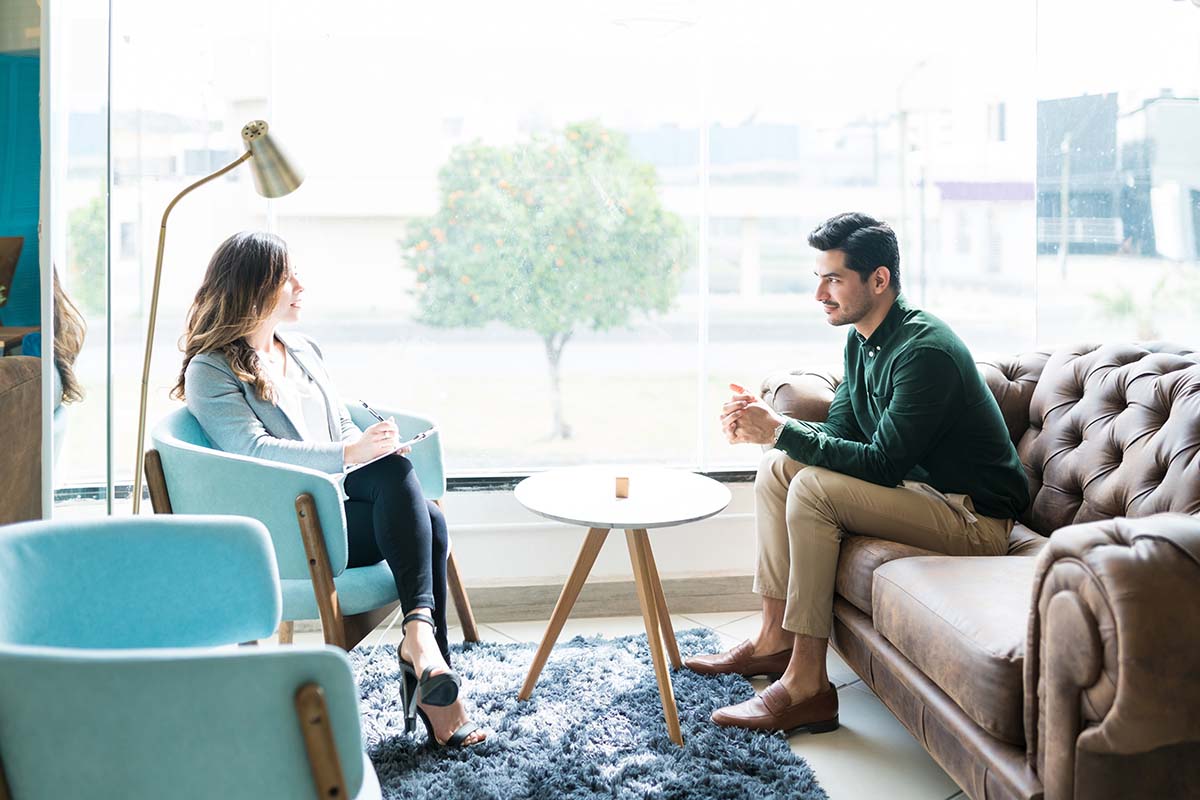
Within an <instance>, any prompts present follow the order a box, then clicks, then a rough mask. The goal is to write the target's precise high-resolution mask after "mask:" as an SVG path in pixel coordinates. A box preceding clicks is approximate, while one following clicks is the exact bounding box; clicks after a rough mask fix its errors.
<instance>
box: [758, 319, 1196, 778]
mask: <svg viewBox="0 0 1200 800" xmlns="http://www.w3.org/2000/svg"><path fill="white" fill-rule="evenodd" d="M979 369H980V371H981V372H982V374H983V376H984V378H985V379H986V381H987V384H988V386H989V387H990V388H991V390H992V392H993V393H994V394H995V396H996V400H997V402H998V403H999V405H1000V409H1001V411H1002V412H1003V414H1004V418H1005V421H1006V422H1007V423H1008V429H1009V432H1010V433H1011V435H1012V438H1013V442H1014V444H1016V446H1017V451H1018V453H1019V454H1020V456H1021V461H1022V463H1023V464H1024V466H1025V470H1026V474H1027V475H1028V477H1029V484H1030V493H1031V495H1032V498H1033V502H1032V504H1031V506H1030V508H1029V509H1028V510H1027V512H1026V513H1025V515H1024V516H1023V517H1022V519H1021V520H1020V521H1019V524H1017V525H1016V526H1015V527H1014V529H1013V533H1012V537H1011V539H1010V541H1009V552H1008V555H1007V556H1001V557H992V558H950V557H945V556H940V555H937V554H934V553H930V552H928V551H924V550H920V549H918V548H915V547H909V546H907V545H902V544H896V543H894V542H888V541H884V540H882V539H874V538H871V536H870V531H855V532H853V535H847V537H846V538H845V539H844V540H843V543H842V551H841V557H840V560H839V563H838V575H837V596H836V597H835V599H834V615H835V621H834V632H833V638H832V644H833V646H834V648H835V649H836V650H837V651H838V653H840V654H841V655H842V657H843V658H844V659H845V661H846V663H848V664H849V665H850V666H851V667H852V668H853V669H854V670H855V671H856V672H857V673H858V674H859V676H860V677H861V678H862V679H863V680H864V681H865V682H866V683H867V684H869V685H870V686H871V688H872V689H873V690H874V691H875V693H876V694H877V695H878V696H879V697H880V698H881V699H882V700H883V702H884V703H886V704H887V706H888V708H890V709H891V710H892V713H894V714H895V715H896V717H897V718H899V720H900V721H901V722H902V723H903V724H904V725H905V726H906V727H907V728H908V730H909V731H910V732H911V733H912V734H913V736H915V737H916V738H917V740H918V741H919V742H921V744H922V745H924V747H925V749H926V750H928V751H929V753H930V754H931V755H932V756H933V758H934V759H936V760H937V762H938V763H939V764H940V765H941V766H942V767H943V768H944V769H945V770H946V772H947V773H949V775H950V776H951V777H953V778H954V779H955V780H956V781H957V782H958V783H959V785H960V786H962V788H963V789H964V791H965V792H966V793H967V794H968V795H969V796H970V797H972V798H974V799H975V800H983V799H984V798H987V800H996V799H997V798H1042V797H1045V798H1047V799H1048V800H1060V798H1087V799H1088V800H1091V799H1092V798H1160V797H1161V798H1183V797H1200V355H1198V354H1196V353H1195V352H1193V351H1191V350H1188V349H1186V348H1182V347H1178V346H1175V345H1169V344H1164V343H1154V344H1146V345H1133V344H1117V345H1104V346H1098V345H1084V346H1079V347H1071V348H1064V349H1060V350H1055V351H1053V352H1040V353H1030V354H1026V355H1021V356H1017V357H1015V358H1012V359H1008V360H1005V361H995V362H984V363H980V364H979ZM838 383H839V378H838V377H837V376H835V375H832V374H822V373H817V372H806V371H799V372H791V373H780V374H776V375H773V376H771V377H769V378H768V379H767V380H766V381H765V382H764V383H763V396H764V398H766V399H767V400H768V402H770V403H772V405H773V406H774V407H775V408H776V409H778V410H780V411H781V412H783V413H785V414H788V415H790V416H793V417H796V418H798V419H807V420H812V421H820V420H823V419H824V418H825V414H826V413H827V411H828V408H829V403H830V401H831V400H832V397H833V392H834V389H835V388H836V387H837V385H838Z"/></svg>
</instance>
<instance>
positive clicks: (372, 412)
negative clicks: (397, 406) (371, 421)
mask: <svg viewBox="0 0 1200 800" xmlns="http://www.w3.org/2000/svg"><path fill="white" fill-rule="evenodd" d="M358 404H359V405H360V406H362V407H363V408H365V409H366V410H367V411H368V412H369V413H370V415H371V416H372V417H374V418H375V419H377V420H379V421H380V422H386V420H385V419H384V418H383V417H381V416H379V412H378V411H376V410H375V409H373V408H371V407H370V406H369V405H367V401H366V400H359V401H358Z"/></svg>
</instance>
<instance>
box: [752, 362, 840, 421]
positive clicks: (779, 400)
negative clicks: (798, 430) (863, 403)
mask: <svg viewBox="0 0 1200 800" xmlns="http://www.w3.org/2000/svg"><path fill="white" fill-rule="evenodd" d="M841 382H842V377H841V374H840V373H835V372H821V371H818V370H790V371H789V370H780V371H779V372H773V373H771V374H770V375H768V376H767V377H766V379H765V380H763V382H762V387H761V389H760V393H761V394H762V398H763V400H765V401H766V402H767V405H769V406H771V408H773V409H775V410H776V411H778V412H779V413H780V414H783V415H784V416H786V417H791V418H792V419H799V420H804V421H805V422H824V421H825V418H826V417H827V416H829V406H830V404H831V403H832V402H833V393H834V391H836V390H837V387H838V384H840V383H841Z"/></svg>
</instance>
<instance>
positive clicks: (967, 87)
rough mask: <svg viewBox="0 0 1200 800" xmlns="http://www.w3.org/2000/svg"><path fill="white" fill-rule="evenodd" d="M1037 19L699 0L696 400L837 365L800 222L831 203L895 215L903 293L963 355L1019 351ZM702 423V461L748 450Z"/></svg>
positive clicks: (748, 458) (954, 6) (1017, 14)
mask: <svg viewBox="0 0 1200 800" xmlns="http://www.w3.org/2000/svg"><path fill="white" fill-rule="evenodd" d="M1033 18H1034V4H1033V0H1023V1H1022V2H1017V3H1006V4H990V5H989V4H978V3H958V2H952V1H951V0H917V2H910V3H903V4H897V3H891V2H886V0H878V2H868V3H854V4H838V3H815V4H814V3H803V4H798V3H787V2H777V3H759V4H754V5H753V6H752V7H751V8H749V9H747V8H744V7H741V6H737V7H735V6H733V5H725V4H715V5H714V6H713V9H712V19H711V21H710V22H711V30H712V31H713V40H712V41H713V42H714V44H717V43H719V46H713V47H710V48H709V49H708V52H709V53H710V54H711V58H712V67H711V75H710V78H711V81H710V83H709V85H710V86H711V93H712V101H711V107H712V109H713V116H714V124H713V128H712V133H711V137H710V140H711V161H712V165H711V189H710V200H709V204H710V208H711V209H712V220H711V231H712V236H711V242H710V257H711V263H712V293H713V295H712V308H713V311H712V316H711V321H710V328H709V337H710V341H711V357H710V368H711V372H710V377H709V380H708V386H707V390H706V394H705V403H704V407H705V409H706V410H708V411H710V412H713V414H714V415H715V409H717V408H718V407H719V404H720V403H721V402H723V401H724V400H725V399H726V398H727V397H728V395H729V389H728V383H729V382H730V381H736V382H737V383H739V384H742V385H744V386H746V387H748V388H751V389H753V390H755V391H757V390H758V388H759V386H760V384H761V381H762V379H763V378H765V377H767V376H768V375H769V374H771V373H772V372H774V371H777V370H781V369H783V370H796V369H819V370H820V369H833V370H835V371H837V372H838V373H840V372H841V369H842V351H843V347H844V343H845V337H846V333H847V330H848V328H831V327H830V326H829V325H828V324H827V323H826V321H825V319H824V315H823V314H822V313H821V311H820V309H819V307H818V306H817V304H816V302H815V301H814V299H813V296H812V293H813V291H814V289H815V286H816V281H815V278H814V277H813V275H812V272H813V269H814V266H815V264H814V259H815V254H816V251H815V250H813V249H812V248H811V247H809V246H808V244H807V236H808V233H809V232H810V231H811V230H812V229H813V228H814V227H816V225H817V224H818V223H820V222H821V221H822V220H824V219H827V218H828V217H831V216H833V215H834V214H837V213H840V212H844V211H862V212H865V213H868V214H870V215H872V216H874V217H876V218H879V219H883V220H886V221H888V222H890V223H891V225H892V227H893V228H894V229H895V231H896V234H897V237H898V238H899V241H900V247H901V265H900V275H901V288H902V290H903V291H904V293H905V295H906V296H907V297H908V299H909V300H910V301H911V302H913V303H915V304H916V305H918V306H920V307H922V308H925V309H927V310H929V311H932V312H933V313H935V314H937V315H938V316H939V317H941V318H943V319H945V320H946V321H947V322H949V323H950V324H951V325H952V326H953V328H954V330H955V331H956V332H957V333H958V334H959V335H960V336H961V337H962V339H963V340H964V341H965V342H966V343H967V345H968V346H969V347H970V348H971V350H972V352H973V353H974V354H975V356H976V358H985V357H987V356H989V355H1003V354H1010V353H1016V352H1020V351H1022V350H1026V349H1029V348H1030V347H1031V346H1032V345H1033V341H1034V338H1033V322H1034V306H1033V284H1034V273H1033V269H1032V259H1031V258H1030V256H1029V254H1030V253H1031V252H1032V251H1033V211H1034V209H1033V202H1034V191H1033V179H1034V175H1033V154H1034V141H1033V131H1034V126H1033V109H1034V106H1033V95H1032V68H1033V53H1034V50H1033V47H1034V28H1033ZM924 20H937V21H938V22H937V24H936V25H928V24H925V23H924V22H922V21H924ZM947 31H958V32H961V35H949V36H948V35H946V32H947ZM982 31H987V35H979V34H980V32H982ZM826 32H829V33H828V34H826ZM748 54H753V57H752V58H748V57H747V56H748ZM705 436H706V440H705V444H706V446H707V449H708V452H709V453H711V460H712V462H713V463H714V464H730V465H741V466H748V465H751V464H753V463H755V462H756V461H757V460H758V458H759V452H758V448H752V447H745V446H737V447H734V446H730V445H727V444H725V442H724V440H723V438H722V436H721V432H720V430H719V429H718V428H717V426H716V425H715V424H713V425H709V426H707V427H706V428H705Z"/></svg>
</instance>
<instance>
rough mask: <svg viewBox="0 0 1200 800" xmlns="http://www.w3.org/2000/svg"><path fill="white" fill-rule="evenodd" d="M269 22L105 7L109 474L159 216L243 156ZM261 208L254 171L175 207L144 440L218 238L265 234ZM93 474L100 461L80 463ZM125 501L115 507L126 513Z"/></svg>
mask: <svg viewBox="0 0 1200 800" xmlns="http://www.w3.org/2000/svg"><path fill="white" fill-rule="evenodd" d="M271 14H272V9H271V7H270V6H269V5H267V4H245V3H239V2H231V0H218V1H217V2H214V3H210V4H208V5H206V6H205V13H204V14H202V15H197V16H196V18H194V19H193V18H189V20H188V22H187V24H186V25H182V26H181V25H180V24H179V20H178V17H177V14H176V9H174V8H173V7H171V6H170V5H169V4H162V3H154V2H149V1H148V0H118V1H117V2H114V3H113V39H112V41H113V51H112V101H111V102H112V107H113V114H112V129H111V131H110V136H111V144H112V195H111V206H110V208H111V215H112V219H111V226H110V230H111V231H112V236H113V240H112V244H113V247H112V258H111V269H112V275H111V282H112V317H113V322H112V361H113V378H112V380H113V409H114V413H113V415H112V425H113V427H112V457H113V461H112V469H113V479H114V481H115V482H116V483H117V484H125V485H127V484H128V483H129V482H130V481H132V476H133V469H134V463H135V457H136V451H135V449H134V440H135V439H136V437H137V409H138V400H139V392H140V386H141V371H142V362H143V353H144V347H145V337H146V325H147V321H148V316H149V308H150V300H151V292H152V288H153V279H154V269H155V256H156V253H157V247H158V235H159V227H160V222H161V221H162V215H163V212H164V210H165V209H166V207H167V205H168V203H170V202H171V200H172V199H173V198H174V197H175V196H176V195H178V194H179V193H180V192H181V191H183V190H184V189H185V188H186V187H187V186H188V185H190V184H191V183H193V182H194V181H196V180H198V179H199V178H200V177H202V175H203V174H205V173H207V172H209V171H211V170H212V169H215V168H216V167H219V166H222V165H223V164H224V163H226V162H228V161H231V160H232V159H233V158H236V157H237V156H238V155H240V153H241V149H242V143H241V135H240V131H241V127H242V125H244V124H245V123H246V122H247V121H249V120H251V119H256V118H269V117H270V111H271V107H270V101H269V98H270V96H271V89H270V85H271V74H272V73H271V59H270V51H271V44H270V40H271V30H272V27H271V23H270V20H271ZM266 209H267V201H265V200H263V199H262V198H261V197H259V196H258V195H257V194H256V193H255V192H254V188H253V183H252V181H251V176H250V173H249V170H247V169H246V168H245V167H243V168H241V169H237V170H234V171H232V172H230V173H229V174H228V175H226V176H224V177H222V178H219V179H218V180H216V181H215V182H213V183H211V184H208V185H205V186H203V187H201V188H200V189H199V190H197V191H195V192H194V193H192V194H189V195H187V196H186V197H184V198H183V199H182V200H181V201H180V203H179V205H178V206H177V207H176V208H175V209H174V210H173V211H172V213H171V216H170V218H169V219H168V229H167V237H166V247H165V254H164V261H163V270H162V283H161V289H160V300H159V307H158V320H157V326H156V333H155V337H154V354H153V361H152V369H151V373H150V380H149V404H148V410H147V440H148V439H149V431H150V430H151V429H152V428H153V426H154V424H155V422H156V421H157V420H160V419H162V417H163V416H165V415H166V413H167V412H168V411H169V410H171V409H172V408H174V407H175V406H176V405H177V401H175V400H172V399H171V398H170V391H171V389H172V387H173V386H174V384H175V381H176V379H177V378H178V377H179V368H180V363H181V357H180V353H179V347H178V342H179V339H180V336H181V334H182V333H183V329H184V315H185V314H186V312H187V309H188V306H189V305H190V303H191V300H192V297H193V296H194V294H195V292H196V288H197V287H198V286H199V283H200V278H201V276H202V275H203V273H204V268H205V266H206V265H207V263H208V258H209V255H210V254H211V253H212V252H213V250H214V249H215V248H216V246H217V245H218V244H219V243H220V242H221V241H222V240H224V239H225V238H226V237H227V236H229V235H230V234H232V233H235V232H237V231H239V230H243V229H246V228H254V227H259V228H261V227H263V226H264V225H265V224H266V222H265V219H266ZM79 457H80V458H81V459H89V465H90V468H92V469H102V468H103V467H102V463H101V459H102V458H103V454H102V453H101V452H95V451H89V452H86V453H81V454H80V456H79ZM125 503H128V498H127V497H122V504H125Z"/></svg>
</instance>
